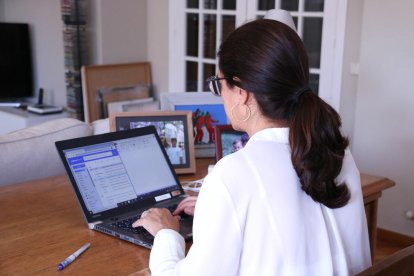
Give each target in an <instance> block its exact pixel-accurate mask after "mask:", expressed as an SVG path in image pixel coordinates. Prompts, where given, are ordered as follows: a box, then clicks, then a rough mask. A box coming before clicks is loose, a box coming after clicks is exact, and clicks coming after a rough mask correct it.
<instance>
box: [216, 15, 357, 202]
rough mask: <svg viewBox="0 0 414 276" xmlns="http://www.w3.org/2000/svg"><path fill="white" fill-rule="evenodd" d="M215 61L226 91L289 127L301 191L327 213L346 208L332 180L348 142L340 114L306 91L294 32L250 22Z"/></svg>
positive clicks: (303, 59)
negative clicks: (237, 92)
mask: <svg viewBox="0 0 414 276" xmlns="http://www.w3.org/2000/svg"><path fill="white" fill-rule="evenodd" d="M218 58H219V68H220V70H221V72H222V73H223V75H224V76H225V77H226V78H227V83H228V84H229V85H230V86H231V87H232V86H234V85H235V86H238V87H241V88H243V89H244V90H246V91H249V92H251V93H253V94H254V95H255V98H256V101H257V102H258V105H259V108H260V110H261V112H262V113H263V115H264V116H266V117H268V118H270V119H273V120H279V121H285V122H286V123H287V124H288V126H289V143H290V147H291V158H292V163H293V167H294V168H295V171H296V173H297V175H298V176H299V179H300V183H301V184H302V189H303V190H304V191H305V192H306V193H307V194H308V195H309V196H311V197H312V199H313V200H315V201H317V202H320V203H322V204H324V205H326V206H327V207H330V208H339V207H342V206H344V205H346V204H347V202H348V201H349V198H350V194H349V190H348V187H347V186H346V184H345V183H340V184H338V183H336V181H335V179H336V177H337V176H338V175H339V173H340V171H341V168H342V162H343V158H344V155H345V149H346V148H347V146H348V139H347V138H346V137H344V136H342V134H341V131H340V127H341V119H340V117H339V114H338V113H337V112H336V111H335V110H334V109H333V108H332V107H331V106H330V105H328V104H327V103H326V102H324V101H323V100H322V99H321V98H319V97H318V96H317V95H316V94H315V93H313V92H312V91H310V88H309V86H308V85H309V65H308V56H307V53H306V50H305V47H304V45H303V43H302V40H301V39H300V38H299V36H298V35H297V34H296V32H295V31H294V30H292V29H291V28H290V27H288V26H287V25H285V24H283V23H280V22H278V21H275V20H266V19H262V20H255V21H252V22H249V23H247V24H245V25H242V26H241V27H239V28H238V29H236V30H235V31H234V32H233V33H231V34H230V36H229V37H228V38H227V39H226V40H225V41H224V42H223V43H222V44H221V46H220V49H219V52H218ZM235 77H237V78H235ZM235 79H239V80H240V81H236V80H235Z"/></svg>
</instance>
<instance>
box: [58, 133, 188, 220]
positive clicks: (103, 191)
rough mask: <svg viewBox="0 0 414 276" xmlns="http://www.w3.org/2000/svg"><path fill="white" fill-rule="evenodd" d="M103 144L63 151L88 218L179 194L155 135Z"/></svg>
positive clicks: (175, 181) (177, 186)
mask: <svg viewBox="0 0 414 276" xmlns="http://www.w3.org/2000/svg"><path fill="white" fill-rule="evenodd" d="M154 131H155V130H154ZM106 135H107V136H108V135H110V134H106ZM118 135H119V134H118ZM87 139H88V138H87ZM103 140H104V141H102V142H101V143H92V144H88V145H84V146H79V147H72V148H66V149H63V155H64V158H65V159H66V165H67V167H68V168H69V169H70V172H71V174H72V177H73V179H74V181H75V183H76V185H77V188H78V193H80V196H81V197H82V199H83V203H84V208H86V210H87V212H88V213H89V215H91V216H94V214H97V213H101V212H105V211H108V210H111V209H114V208H118V207H127V206H128V205H133V204H136V203H137V202H140V201H145V199H151V201H152V202H154V201H155V202H157V201H162V200H164V199H168V198H171V197H172V196H175V195H180V194H181V192H180V187H179V184H178V183H177V180H176V177H175V175H174V173H173V171H172V169H171V168H170V165H169V163H168V161H167V160H166V157H165V154H164V153H163V151H162V149H161V146H160V145H159V141H157V137H156V134H154V133H150V134H145V135H142V136H134V137H127V138H124V139H118V140H114V141H105V139H103Z"/></svg>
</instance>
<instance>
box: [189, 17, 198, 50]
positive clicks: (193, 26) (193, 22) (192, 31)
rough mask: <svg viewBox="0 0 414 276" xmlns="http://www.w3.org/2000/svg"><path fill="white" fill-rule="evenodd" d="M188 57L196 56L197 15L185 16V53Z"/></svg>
mask: <svg viewBox="0 0 414 276" xmlns="http://www.w3.org/2000/svg"><path fill="white" fill-rule="evenodd" d="M186 53H187V55H188V56H193V57H196V56H198V14H195V13H189V14H187V51H186Z"/></svg>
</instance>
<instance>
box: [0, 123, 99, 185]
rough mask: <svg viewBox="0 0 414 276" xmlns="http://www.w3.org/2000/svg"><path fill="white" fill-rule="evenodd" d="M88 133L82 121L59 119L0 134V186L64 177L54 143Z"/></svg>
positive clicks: (87, 127) (90, 130) (62, 167)
mask: <svg viewBox="0 0 414 276" xmlns="http://www.w3.org/2000/svg"><path fill="white" fill-rule="evenodd" d="M91 134H92V128H91V127H90V126H89V125H88V124H86V123H85V122H82V121H79V120H76V119H72V118H62V119H56V120H52V121H48V122H45V123H42V124H39V125H36V126H32V127H28V128H24V129H21V130H17V131H14V132H11V133H8V134H5V135H0V171H1V172H0V185H5V184H13V183H19V182H23V181H28V180H33V179H39V178H44V177H49V176H54V175H59V174H64V173H65V169H64V166H63V164H62V161H61V160H60V157H59V154H58V152H57V150H56V147H55V141H59V140H66V139H70V138H75V137H81V136H89V135H91Z"/></svg>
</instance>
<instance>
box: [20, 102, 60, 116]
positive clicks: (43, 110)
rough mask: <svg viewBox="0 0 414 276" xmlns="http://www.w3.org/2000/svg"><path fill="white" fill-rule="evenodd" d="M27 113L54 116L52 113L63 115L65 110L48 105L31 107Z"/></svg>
mask: <svg viewBox="0 0 414 276" xmlns="http://www.w3.org/2000/svg"><path fill="white" fill-rule="evenodd" d="M27 111H29V112H32V113H37V114H52V113H61V112H62V111H63V108H62V107H60V106H55V105H48V104H35V105H29V106H28V107H27Z"/></svg>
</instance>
